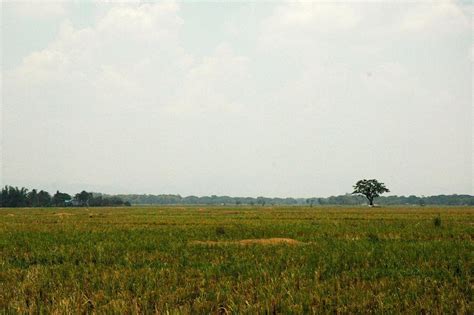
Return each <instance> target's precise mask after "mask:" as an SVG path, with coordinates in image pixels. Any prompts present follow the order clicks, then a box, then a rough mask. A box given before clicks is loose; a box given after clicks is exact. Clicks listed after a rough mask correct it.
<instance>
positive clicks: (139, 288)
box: [0, 206, 474, 314]
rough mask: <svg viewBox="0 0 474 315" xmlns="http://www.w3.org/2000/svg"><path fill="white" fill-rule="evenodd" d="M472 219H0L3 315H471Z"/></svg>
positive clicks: (266, 210)
mask: <svg viewBox="0 0 474 315" xmlns="http://www.w3.org/2000/svg"><path fill="white" fill-rule="evenodd" d="M473 236H474V208H473V207H444V208H441V207H385V208H368V207H352V208H351V207H312V208H310V207H271V206H265V207H261V206H259V207H247V206H241V207H235V206H234V207H210V206H208V207H199V206H194V207H193V206H186V207H179V206H174V207H170V206H168V207H127V208H125V207H124V208H44V209H43V208H29V209H25V208H23V209H22V208H15V209H12V208H3V209H0V284H1V285H0V309H2V310H3V311H4V312H12V313H25V312H32V313H61V314H63V313H105V312H107V313H110V312H116V313H155V312H157V313H170V314H175V313H222V314H227V313H248V314H255V313H274V314H276V313H281V314H291V313H295V314H296V313H317V314H320V313H370V312H373V313H389V314H391V313H432V314H444V313H459V314H468V313H470V314H473V313H474V305H473V301H472V297H473V296H474V292H473V273H474V269H473V268H474V267H473V261H474V257H473V253H474V243H473Z"/></svg>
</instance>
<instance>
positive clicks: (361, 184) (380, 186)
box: [353, 179, 390, 206]
mask: <svg viewBox="0 0 474 315" xmlns="http://www.w3.org/2000/svg"><path fill="white" fill-rule="evenodd" d="M385 192H390V190H388V189H387V187H385V184H384V183H380V182H378V181H377V180H376V179H362V180H359V181H358V182H357V183H356V184H355V185H354V192H353V194H361V195H364V196H365V197H366V198H367V200H368V201H369V206H373V205H374V199H375V198H376V197H379V196H380V194H383V193H385Z"/></svg>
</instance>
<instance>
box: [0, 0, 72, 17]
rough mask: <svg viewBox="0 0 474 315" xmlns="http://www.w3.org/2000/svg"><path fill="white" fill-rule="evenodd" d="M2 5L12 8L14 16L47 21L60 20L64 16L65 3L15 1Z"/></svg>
mask: <svg viewBox="0 0 474 315" xmlns="http://www.w3.org/2000/svg"><path fill="white" fill-rule="evenodd" d="M3 5H8V6H12V7H13V9H14V10H15V13H16V15H17V16H18V17H19V18H24V19H36V20H47V19H56V18H61V17H63V16H65V15H66V13H67V10H66V1H55V2H47V3H45V2H43V1H17V2H6V3H4V4H3Z"/></svg>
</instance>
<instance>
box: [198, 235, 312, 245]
mask: <svg viewBox="0 0 474 315" xmlns="http://www.w3.org/2000/svg"><path fill="white" fill-rule="evenodd" d="M189 244H191V245H299V244H304V243H303V242H300V241H297V240H294V239H292V238H280V237H275V238H259V239H247V240H236V241H191V242H189Z"/></svg>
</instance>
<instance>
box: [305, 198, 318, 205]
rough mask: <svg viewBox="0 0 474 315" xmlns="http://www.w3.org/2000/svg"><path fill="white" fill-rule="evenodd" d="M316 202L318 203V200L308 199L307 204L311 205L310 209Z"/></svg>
mask: <svg viewBox="0 0 474 315" xmlns="http://www.w3.org/2000/svg"><path fill="white" fill-rule="evenodd" d="M315 201H316V199H314V198H309V199H306V203H307V204H309V206H310V207H313V204H314V202H315Z"/></svg>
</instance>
